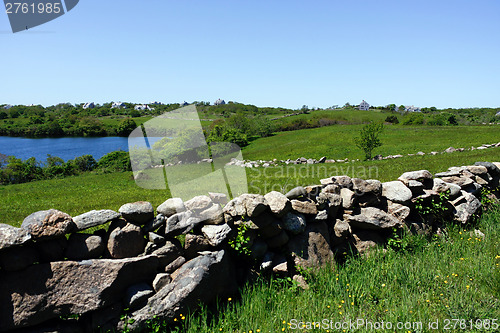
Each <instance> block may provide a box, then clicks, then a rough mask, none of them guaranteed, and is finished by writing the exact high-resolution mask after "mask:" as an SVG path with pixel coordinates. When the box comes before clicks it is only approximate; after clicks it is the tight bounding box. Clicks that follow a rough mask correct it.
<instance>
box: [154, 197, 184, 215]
mask: <svg viewBox="0 0 500 333" xmlns="http://www.w3.org/2000/svg"><path fill="white" fill-rule="evenodd" d="M185 210H186V207H184V202H182V199H181V198H170V199H167V200H166V201H165V202H163V203H162V204H161V205H159V206H158V208H156V211H157V212H158V213H159V214H162V215H163V216H165V217H170V216H172V215H174V214H176V213H181V212H183V211H185Z"/></svg>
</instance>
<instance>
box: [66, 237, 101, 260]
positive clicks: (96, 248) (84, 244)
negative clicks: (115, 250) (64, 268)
mask: <svg viewBox="0 0 500 333" xmlns="http://www.w3.org/2000/svg"><path fill="white" fill-rule="evenodd" d="M105 248H106V244H105V243H104V240H103V239H102V237H101V236H99V235H91V234H78V233H77V234H71V236H69V239H68V247H67V248H66V258H68V259H69V260H84V259H97V258H99V257H100V256H101V255H102V254H103V252H104V250H105Z"/></svg>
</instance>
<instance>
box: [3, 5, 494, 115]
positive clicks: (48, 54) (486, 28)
mask: <svg viewBox="0 0 500 333" xmlns="http://www.w3.org/2000/svg"><path fill="white" fill-rule="evenodd" d="M499 39H500V1H498V0H475V1H471V0H452V1H451V0H444V1H440V0H432V1H428V0H419V1H406V0H394V1H392V0H373V1H366V0H345V1H334V0H325V1H316V0H309V1H305V0H302V1H294V0H283V1H281V0H272V1H270V0H265V1H261V0H252V1H243V0H227V1H218V0H188V1H184V0H178V1H170V0H142V1H141V0H105V1H103V0H81V1H80V3H79V4H78V5H77V6H76V7H75V8H74V9H73V10H72V11H70V12H69V13H67V14H66V15H63V16H62V17H60V18H58V19H56V20H54V21H51V22H49V23H46V24H44V25H41V26H39V27H35V28H33V29H31V30H28V31H25V32H20V33H16V34H13V33H12V32H11V31H10V25H9V22H8V18H7V14H6V13H5V12H3V11H2V12H1V13H0V45H1V46H2V47H1V51H0V60H1V83H0V104H4V103H8V104H31V103H34V104H43V105H51V104H57V103H60V102H71V103H81V102H90V101H93V102H97V103H103V102H109V101H128V102H137V103H142V102H150V101H154V100H158V101H162V102H165V103H174V102H182V101H184V100H185V101H188V102H192V101H195V100H198V101H200V100H201V101H210V102H212V103H213V102H214V101H215V100H216V99H217V98H222V99H225V100H226V101H230V100H232V101H238V102H242V103H250V104H255V105H258V106H282V107H289V108H300V107H301V106H302V105H304V104H305V105H308V106H309V107H328V106H331V105H335V104H339V105H343V104H344V103H346V102H349V103H351V104H359V103H360V102H361V100H362V99H365V100H366V101H367V102H368V103H370V104H372V105H386V104H390V103H395V104H398V105H400V104H405V105H412V104H413V105H415V106H421V107H425V106H436V107H438V108H443V107H474V106H478V107H479V106H485V107H499V106H500V89H499V88H500V40H499Z"/></svg>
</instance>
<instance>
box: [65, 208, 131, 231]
mask: <svg viewBox="0 0 500 333" xmlns="http://www.w3.org/2000/svg"><path fill="white" fill-rule="evenodd" d="M120 216H121V214H120V213H117V212H115V211H114V210H110V209H102V210H91V211H90V212H87V213H84V214H81V215H78V216H75V217H73V222H75V224H76V228H77V230H78V231H81V230H85V229H88V228H92V227H96V226H98V225H102V224H105V223H108V222H110V221H113V220H114V219H117V218H119V217H120Z"/></svg>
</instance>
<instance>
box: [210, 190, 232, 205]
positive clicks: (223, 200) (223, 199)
mask: <svg viewBox="0 0 500 333" xmlns="http://www.w3.org/2000/svg"><path fill="white" fill-rule="evenodd" d="M208 196H209V197H210V199H212V201H213V202H214V203H216V204H219V205H225V204H227V202H228V199H227V195H226V194H224V193H213V192H208Z"/></svg>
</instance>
